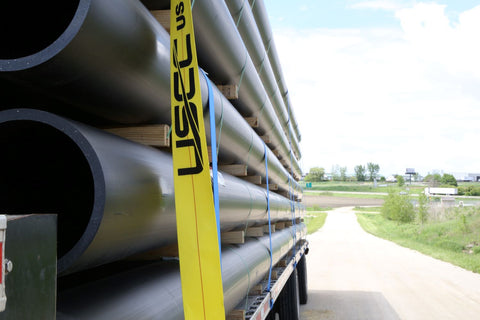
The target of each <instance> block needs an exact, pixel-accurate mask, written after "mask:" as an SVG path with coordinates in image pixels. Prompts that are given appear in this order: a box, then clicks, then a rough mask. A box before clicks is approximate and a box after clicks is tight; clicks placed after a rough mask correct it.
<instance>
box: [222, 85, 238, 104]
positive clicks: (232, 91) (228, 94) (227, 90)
mask: <svg viewBox="0 0 480 320" xmlns="http://www.w3.org/2000/svg"><path fill="white" fill-rule="evenodd" d="M217 88H218V90H220V92H221V93H222V94H223V95H224V96H225V98H227V99H228V100H234V99H238V86H237V85H236V84H227V85H217Z"/></svg>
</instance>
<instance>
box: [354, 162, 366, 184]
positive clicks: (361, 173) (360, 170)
mask: <svg viewBox="0 0 480 320" xmlns="http://www.w3.org/2000/svg"><path fill="white" fill-rule="evenodd" d="M354 170H355V176H356V177H357V181H365V179H366V178H367V177H366V175H365V166H362V165H361V164H359V165H358V166H355V169H354Z"/></svg>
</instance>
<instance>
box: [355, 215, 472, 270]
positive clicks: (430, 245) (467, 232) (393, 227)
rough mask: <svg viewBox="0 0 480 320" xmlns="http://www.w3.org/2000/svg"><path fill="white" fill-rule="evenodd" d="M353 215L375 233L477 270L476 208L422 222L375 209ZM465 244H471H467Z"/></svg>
mask: <svg viewBox="0 0 480 320" xmlns="http://www.w3.org/2000/svg"><path fill="white" fill-rule="evenodd" d="M472 212H473V213H472ZM357 217H358V222H359V223H360V225H361V226H362V228H363V229H364V230H366V231H367V232H369V233H371V234H373V235H375V236H378V237H380V238H384V239H387V240H390V241H393V242H395V243H397V244H399V245H401V246H404V247H407V248H411V249H414V250H417V251H419V252H422V253H424V254H427V255H430V256H432V257H434V258H437V259H440V260H443V261H447V262H450V263H453V264H455V265H458V266H460V267H462V268H465V269H467V270H471V271H473V272H476V273H480V249H479V248H480V246H478V244H479V243H480V214H479V213H478V209H477V210H475V209H473V211H472V209H471V208H469V209H467V208H465V210H461V209H460V210H459V208H456V209H455V210H454V212H453V213H452V215H451V216H449V217H448V218H446V220H442V221H434V222H432V221H431V222H428V223H426V224H424V225H420V224H417V223H403V224H402V223H398V222H394V221H390V220H386V219H384V217H383V216H382V215H380V214H376V213H357ZM468 245H473V247H472V248H467V246H468ZM470 250H471V251H472V252H469V251H470Z"/></svg>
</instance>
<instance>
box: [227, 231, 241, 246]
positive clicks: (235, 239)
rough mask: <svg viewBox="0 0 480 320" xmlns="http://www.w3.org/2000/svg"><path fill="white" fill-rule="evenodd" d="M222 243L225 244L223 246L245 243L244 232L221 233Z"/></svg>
mask: <svg viewBox="0 0 480 320" xmlns="http://www.w3.org/2000/svg"><path fill="white" fill-rule="evenodd" d="M222 243H225V244H241V243H245V232H244V231H228V232H222Z"/></svg>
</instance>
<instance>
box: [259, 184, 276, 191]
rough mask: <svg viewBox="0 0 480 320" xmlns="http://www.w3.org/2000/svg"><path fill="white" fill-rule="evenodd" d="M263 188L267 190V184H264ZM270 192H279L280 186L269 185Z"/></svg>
mask: <svg viewBox="0 0 480 320" xmlns="http://www.w3.org/2000/svg"><path fill="white" fill-rule="evenodd" d="M261 187H262V188H265V189H266V188H267V184H262V185H261ZM268 190H270V191H277V190H278V184H275V183H269V184H268Z"/></svg>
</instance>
